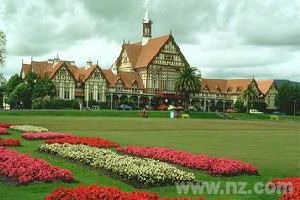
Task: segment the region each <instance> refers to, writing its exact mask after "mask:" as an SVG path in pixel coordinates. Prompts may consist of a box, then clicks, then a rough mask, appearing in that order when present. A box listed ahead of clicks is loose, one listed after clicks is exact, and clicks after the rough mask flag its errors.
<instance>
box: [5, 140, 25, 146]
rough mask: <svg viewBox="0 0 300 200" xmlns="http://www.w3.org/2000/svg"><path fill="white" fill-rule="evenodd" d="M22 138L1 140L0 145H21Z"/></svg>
mask: <svg viewBox="0 0 300 200" xmlns="http://www.w3.org/2000/svg"><path fill="white" fill-rule="evenodd" d="M20 145H21V143H20V140H16V139H5V140H0V146H20Z"/></svg>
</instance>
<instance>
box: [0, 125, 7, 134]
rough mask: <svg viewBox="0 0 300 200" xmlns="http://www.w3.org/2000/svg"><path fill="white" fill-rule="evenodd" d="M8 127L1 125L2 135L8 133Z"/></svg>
mask: <svg viewBox="0 0 300 200" xmlns="http://www.w3.org/2000/svg"><path fill="white" fill-rule="evenodd" d="M7 131H8V130H7V128H3V127H0V135H2V134H7Z"/></svg>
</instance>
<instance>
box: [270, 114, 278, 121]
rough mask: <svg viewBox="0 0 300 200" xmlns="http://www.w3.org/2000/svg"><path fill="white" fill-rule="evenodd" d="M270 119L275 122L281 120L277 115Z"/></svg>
mask: <svg viewBox="0 0 300 200" xmlns="http://www.w3.org/2000/svg"><path fill="white" fill-rule="evenodd" d="M270 119H271V120H274V121H277V120H279V116H277V115H270Z"/></svg>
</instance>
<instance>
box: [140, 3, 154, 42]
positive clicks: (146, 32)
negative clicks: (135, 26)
mask: <svg viewBox="0 0 300 200" xmlns="http://www.w3.org/2000/svg"><path fill="white" fill-rule="evenodd" d="M151 37H152V21H151V20H150V18H149V10H148V8H146V13H145V17H144V19H143V41H142V45H143V46H144V45H146V44H147V43H148V41H149V40H150V39H151Z"/></svg>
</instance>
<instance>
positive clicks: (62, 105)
mask: <svg viewBox="0 0 300 200" xmlns="http://www.w3.org/2000/svg"><path fill="white" fill-rule="evenodd" d="M66 108H74V109H79V102H78V101H77V100H74V99H73V100H64V99H36V100H35V101H34V102H33V103H32V109H66Z"/></svg>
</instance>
